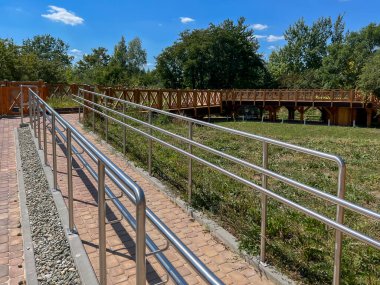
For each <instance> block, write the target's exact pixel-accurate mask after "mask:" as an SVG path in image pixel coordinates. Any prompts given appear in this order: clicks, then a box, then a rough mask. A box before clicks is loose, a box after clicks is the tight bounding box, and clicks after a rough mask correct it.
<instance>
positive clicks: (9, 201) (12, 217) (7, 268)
mask: <svg viewBox="0 0 380 285" xmlns="http://www.w3.org/2000/svg"><path fill="white" fill-rule="evenodd" d="M64 117H65V119H67V120H69V121H70V123H71V124H72V125H74V127H75V128H77V129H78V130H79V131H81V132H82V133H83V134H84V135H85V136H86V137H87V139H89V140H90V141H91V142H92V143H94V144H95V145H96V147H98V148H99V149H100V150H101V151H102V152H103V153H104V154H105V155H107V156H108V157H109V158H110V159H111V160H112V161H113V162H114V163H115V164H116V165H118V166H119V167H120V168H121V169H122V170H123V171H125V173H126V174H127V175H129V176H130V177H131V178H132V179H133V180H135V181H136V182H137V183H138V184H139V185H140V186H141V187H142V188H143V189H144V191H145V195H146V199H147V206H148V207H149V208H150V209H151V210H152V211H153V212H154V213H155V214H156V215H157V216H158V217H159V218H160V219H161V220H162V221H163V222H164V223H165V224H166V225H167V226H168V227H169V228H170V229H171V230H172V231H173V232H174V233H175V234H176V235H177V236H178V237H179V238H180V239H181V240H182V241H183V242H184V243H185V244H186V245H187V246H188V247H189V248H190V249H191V250H192V251H193V252H194V253H195V254H196V255H197V256H198V257H199V258H200V259H201V260H202V261H203V262H204V263H205V264H206V265H207V266H208V267H209V268H210V269H211V270H212V271H213V272H215V274H216V275H217V276H218V277H219V278H221V279H222V281H223V282H225V283H226V284H242V285H243V284H259V285H261V284H263V285H267V284H273V283H272V282H271V281H269V280H268V279H267V278H266V277H264V276H262V275H261V273H260V272H258V271H257V270H256V269H255V268H253V267H252V266H250V265H249V264H248V263H246V262H245V261H244V260H243V259H242V258H240V257H239V256H237V255H236V254H234V253H233V252H231V251H230V250H228V249H226V248H225V247H224V246H223V244H221V243H220V242H218V241H216V240H215V239H214V238H213V237H212V236H211V234H210V233H208V232H207V231H206V230H205V229H204V227H203V226H202V225H200V224H199V223H198V222H197V221H194V220H193V219H191V218H190V217H189V216H188V215H187V214H186V213H185V212H184V211H183V210H182V209H181V208H180V207H178V206H177V205H175V204H174V203H173V202H171V201H170V200H169V199H168V197H167V196H166V195H165V194H163V193H162V192H160V191H159V190H158V189H157V187H156V186H155V184H154V183H153V182H152V181H150V179H148V178H146V177H145V176H144V175H142V174H141V173H139V172H138V171H136V170H135V169H134V168H131V167H130V166H129V165H128V163H127V162H126V161H125V159H124V158H123V157H122V156H121V155H120V154H117V153H114V152H113V151H112V150H111V148H110V147H109V146H108V145H107V144H105V143H101V142H99V140H98V139H97V138H96V136H95V135H93V134H90V133H86V132H85V131H84V130H83V129H82V127H81V125H80V124H79V123H78V115H65V116H64ZM19 123H20V121H19V119H0V146H1V151H0V166H1V167H0V178H1V179H0V284H22V283H19V282H20V281H22V280H23V278H24V270H23V251H22V236H21V235H20V233H21V229H20V211H19V202H18V190H17V189H18V188H17V174H16V158H15V151H16V147H15V141H14V128H17V126H18V124H19ZM47 141H48V162H49V163H51V162H52V156H51V154H52V148H51V147H52V145H51V135H50V134H49V133H48V140H47ZM73 145H74V146H75V147H77V148H78V150H79V151H80V148H79V147H78V146H77V145H76V144H75V143H73ZM64 150H65V149H64V147H62V148H60V147H57V155H58V185H59V188H60V190H61V192H62V195H63V196H64V199H65V202H66V203H67V174H66V173H67V164H66V163H67V159H66V157H65V155H64V152H63V151H64ZM83 156H84V158H85V159H86V160H87V162H88V163H89V164H90V165H91V166H92V167H93V168H94V169H96V166H97V165H96V164H95V163H94V162H93V161H92V160H91V159H90V158H89V157H88V156H87V155H86V154H83ZM76 162H78V161H77V160H75V161H74V166H78V165H77V164H76ZM79 166H82V165H81V164H80V162H79ZM106 184H107V185H108V186H109V187H110V188H111V189H112V190H113V191H115V194H117V193H118V192H117V188H116V186H114V185H112V182H111V181H109V180H108V179H106ZM73 185H74V220H75V225H76V227H77V230H78V233H79V236H80V238H81V240H82V242H83V245H84V247H85V250H86V252H87V254H88V256H89V259H90V261H91V264H92V266H93V267H94V270H95V272H96V274H97V275H98V274H99V260H98V209H97V204H96V203H97V182H96V181H95V180H94V179H93V178H92V177H91V175H90V174H89V172H88V171H87V170H86V169H83V170H81V169H79V170H75V171H73ZM120 200H121V201H122V203H123V204H124V205H125V206H126V208H127V209H128V210H129V211H130V212H131V213H132V214H133V215H134V210H135V208H134V206H133V205H132V204H131V203H130V202H129V200H128V199H127V198H125V197H122V198H121V199H120ZM107 206H108V208H107V218H108V219H109V220H114V219H117V218H119V217H120V213H119V212H118V211H117V210H116V208H115V207H114V206H113V204H112V202H108V203H107ZM147 233H148V234H149V235H150V237H151V238H152V239H153V240H154V241H155V243H156V244H157V246H159V247H160V248H161V247H164V246H165V241H164V239H163V237H162V236H161V235H160V234H159V232H158V231H157V230H156V229H155V228H154V227H153V226H152V225H150V223H147ZM106 235H107V271H108V274H107V279H108V284H135V281H136V279H135V262H134V257H135V244H134V239H135V232H134V231H133V229H132V228H131V227H130V226H129V224H128V223H127V222H126V221H121V223H115V224H111V225H109V224H107V226H106ZM164 254H165V256H166V257H167V258H168V259H169V260H170V262H171V263H172V264H173V266H175V267H176V269H177V270H178V271H179V272H180V273H181V274H182V276H184V279H185V280H186V281H187V282H188V283H189V284H204V281H202V279H201V278H200V277H199V276H197V274H196V273H195V272H194V271H193V269H192V268H191V267H190V265H188V264H186V262H185V261H184V260H183V258H182V257H181V256H180V255H179V254H178V253H177V252H176V251H175V249H173V248H172V247H170V248H169V249H168V250H167V251H165V252H164ZM147 271H148V282H149V284H155V283H158V282H161V281H164V280H165V279H166V273H165V271H164V270H163V268H162V267H161V265H160V264H159V263H158V262H157V261H156V259H155V258H154V257H153V256H150V257H148V258H147ZM168 284H173V282H172V280H169V282H168Z"/></svg>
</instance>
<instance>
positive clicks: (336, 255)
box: [333, 162, 346, 285]
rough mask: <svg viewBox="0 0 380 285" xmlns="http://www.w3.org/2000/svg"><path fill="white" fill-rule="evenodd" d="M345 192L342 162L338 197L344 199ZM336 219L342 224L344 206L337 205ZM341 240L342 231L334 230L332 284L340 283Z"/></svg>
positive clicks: (343, 165)
mask: <svg viewBox="0 0 380 285" xmlns="http://www.w3.org/2000/svg"><path fill="white" fill-rule="evenodd" d="M345 192H346V165H345V163H344V162H343V163H342V164H341V165H340V167H339V176H338V198H341V199H344V196H345ZM336 221H337V223H340V224H343V221H344V208H343V207H342V206H340V205H337V209H336ZM342 242H343V233H342V232H341V231H339V230H335V253H334V277H333V284H334V285H339V284H340V277H341V276H340V273H341V261H342Z"/></svg>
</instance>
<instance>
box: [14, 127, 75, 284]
mask: <svg viewBox="0 0 380 285" xmlns="http://www.w3.org/2000/svg"><path fill="white" fill-rule="evenodd" d="M18 136H19V144H20V152H21V153H20V155H21V162H22V163H21V164H22V170H23V174H24V181H25V191H26V204H27V207H28V212H29V219H30V226H31V234H32V241H33V247H34V255H35V259H36V269H37V279H38V281H39V283H40V284H81V282H80V278H79V274H78V271H77V269H76V267H75V263H74V260H73V258H72V257H71V252H70V246H69V243H68V242H67V240H66V237H65V233H64V231H63V228H62V225H61V221H60V218H59V216H58V213H57V209H56V207H55V204H54V201H53V198H52V195H51V193H50V190H49V185H48V182H47V180H46V177H45V174H44V171H43V168H42V164H41V161H40V159H39V156H38V153H37V150H36V147H35V144H34V142H33V138H32V135H31V132H30V129H29V128H26V127H25V128H19V129H18Z"/></svg>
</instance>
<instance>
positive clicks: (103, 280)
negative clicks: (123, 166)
mask: <svg viewBox="0 0 380 285" xmlns="http://www.w3.org/2000/svg"><path fill="white" fill-rule="evenodd" d="M98 218H99V221H98V224H99V277H100V280H99V281H100V282H99V283H100V284H101V285H106V284H107V263H106V193H105V166H104V163H103V162H102V161H100V160H99V159H98Z"/></svg>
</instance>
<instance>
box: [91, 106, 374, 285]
mask: <svg viewBox="0 0 380 285" xmlns="http://www.w3.org/2000/svg"><path fill="white" fill-rule="evenodd" d="M129 114H130V115H131V116H134V117H137V118H143V119H144V120H145V121H147V115H146V114H142V113H138V112H136V111H133V110H132V111H130V113H129ZM90 118H92V115H89V117H88V119H90ZM91 122H92V121H91V120H87V121H85V125H86V126H87V127H89V128H92V126H91ZM131 124H132V125H134V126H136V127H138V128H139V129H141V130H145V131H146V130H147V129H146V127H142V126H139V125H137V124H136V123H131ZM153 124H154V125H156V126H159V127H161V128H164V129H166V130H169V131H171V132H174V133H176V134H179V135H183V136H187V134H188V130H187V124H185V123H182V122H179V121H177V120H169V119H168V118H166V117H163V116H154V117H153ZM219 124H220V125H222V126H225V127H229V128H233V129H238V130H242V131H245V132H249V133H254V134H258V135H263V136H266V137H270V138H274V139H279V140H282V141H285V142H289V143H294V144H297V145H301V146H304V147H308V148H311V149H316V150H319V151H323V152H328V153H332V154H336V155H340V156H341V157H343V158H344V160H345V161H346V162H347V190H346V198H347V199H348V200H350V201H352V202H355V203H357V204H359V205H361V206H364V207H367V208H370V209H372V210H375V211H377V212H380V203H379V202H380V189H379V182H380V163H379V162H380V161H379V159H380V136H379V135H380V130H378V129H364V128H345V127H327V126H312V125H306V126H304V125H297V124H280V123H277V124H272V123H261V122H224V123H219ZM104 125H105V121H104V120H102V119H100V118H96V130H97V131H99V133H100V135H102V136H103V137H104V130H105V127H104ZM153 134H154V135H156V136H158V137H160V138H161V139H163V140H165V141H167V142H169V143H171V144H173V145H175V146H177V147H179V148H182V149H184V150H187V149H188V146H187V145H185V144H183V143H180V142H177V141H175V140H174V139H172V138H170V137H168V136H166V135H162V134H159V133H157V132H156V131H153ZM122 135H123V130H122V127H121V126H118V125H116V124H115V123H110V122H109V135H108V140H109V142H110V143H111V144H113V145H114V146H115V147H116V148H117V149H118V150H120V151H122V141H123V139H122ZM193 138H194V140H195V141H197V142H200V143H203V144H205V145H207V146H210V147H213V148H215V149H217V150H220V151H223V152H225V153H228V154H231V155H234V156H236V157H239V158H242V159H244V160H246V161H249V162H252V163H255V164H258V165H261V161H262V158H261V155H262V144H261V143H258V142H255V141H252V140H249V139H247V138H242V137H238V136H235V135H231V134H226V133H222V132H220V131H217V130H214V129H211V128H208V127H202V126H195V127H194V134H193ZM126 140H127V144H126V155H127V158H128V159H130V160H132V161H134V162H135V163H136V164H138V165H139V166H141V167H143V168H145V169H146V168H147V163H146V162H147V153H148V149H147V145H148V144H147V139H146V138H144V137H142V136H141V135H139V134H137V133H136V132H133V131H131V130H127V131H126ZM193 153H194V154H196V155H198V156H200V157H202V158H204V159H206V160H208V161H210V162H212V163H214V164H216V165H218V166H221V167H222V168H224V169H226V170H229V171H231V172H233V173H236V174H239V175H240V176H242V177H244V178H246V179H248V180H250V181H252V182H254V183H257V184H258V185H260V184H261V176H260V175H259V174H258V173H256V172H254V171H252V170H250V169H247V168H246V167H243V166H240V165H237V164H235V163H232V162H230V161H227V160H225V159H222V158H220V157H218V156H215V155H212V154H209V153H206V152H205V151H203V150H200V149H197V148H195V147H193ZM269 169H271V170H273V171H276V172H279V173H281V174H283V175H286V176H288V177H291V178H293V179H295V180H298V181H300V182H303V183H305V184H307V185H310V186H313V187H316V188H318V189H320V190H323V191H326V192H328V193H331V194H336V192H337V170H338V169H337V166H336V165H335V164H334V163H333V162H329V161H326V160H322V159H319V158H315V157H311V156H308V155H304V154H298V153H295V152H293V151H290V150H284V149H281V148H279V147H276V146H269ZM187 174H188V158H186V157H185V156H183V155H181V154H178V153H176V152H175V151H172V150H170V149H168V148H166V147H164V146H161V145H160V144H158V143H153V175H154V176H156V177H158V178H159V179H161V181H163V182H164V183H166V184H167V185H168V187H169V188H171V189H172V191H173V192H174V193H176V194H177V195H179V196H181V197H182V198H183V199H186V200H187ZM268 189H270V190H272V191H273V192H275V193H280V194H281V195H283V196H285V197H286V198H288V199H291V200H293V201H296V202H298V203H300V204H301V205H304V206H307V207H309V208H310V209H313V210H316V211H318V212H319V213H321V214H324V215H326V216H327V217H330V218H332V219H334V218H335V215H336V207H335V206H334V205H331V204H330V203H326V202H324V201H322V200H320V199H317V198H315V197H313V196H311V195H309V194H306V193H303V192H301V191H300V190H297V189H294V188H293V187H291V186H288V185H285V184H283V183H281V182H278V181H275V180H273V179H268ZM191 204H192V206H193V207H195V208H197V209H200V210H203V211H204V212H206V213H207V214H208V215H209V216H210V217H212V218H213V219H214V220H216V221H218V222H219V223H220V224H222V225H223V226H224V227H225V228H226V229H228V230H229V231H230V232H231V233H232V234H234V235H235V236H236V237H237V238H238V239H239V241H240V246H241V249H243V250H245V251H247V252H249V253H250V254H252V255H257V254H258V253H259V244H260V195H259V194H258V193H257V192H255V191H254V190H253V189H251V188H249V187H247V186H245V185H243V184H241V183H238V182H236V181H234V180H232V179H230V178H228V177H226V176H224V175H222V174H220V173H218V172H216V171H214V170H212V169H210V168H208V167H206V166H204V165H200V164H199V163H197V162H193V194H192V201H191ZM268 207H269V208H268V229H267V234H268V237H267V255H268V263H270V264H272V265H275V266H276V267H277V268H278V269H279V270H281V271H283V272H285V273H286V274H287V275H289V276H290V277H292V278H294V279H296V280H300V281H302V282H304V283H310V284H331V281H332V269H333V256H334V231H333V230H332V229H330V228H328V227H326V226H325V225H323V224H322V223H320V222H318V221H315V220H313V219H312V218H308V217H306V216H305V215H303V214H301V213H299V212H296V211H294V210H291V209H290V208H288V207H286V206H284V205H282V204H280V203H278V202H276V201H273V200H272V199H269V202H268ZM345 223H346V224H347V225H349V226H351V227H352V228H354V229H356V230H359V231H361V232H363V233H366V234H369V235H370V236H372V237H374V238H376V239H380V223H379V222H374V221H372V220H370V219H368V218H364V217H361V216H359V215H357V214H354V213H352V212H350V211H348V210H347V211H346V212H345ZM342 275H343V282H342V284H380V252H379V251H378V250H376V249H372V248H370V247H368V246H365V245H363V244H361V243H360V242H357V241H356V240H353V239H351V238H347V237H345V238H344V249H343V263H342Z"/></svg>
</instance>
